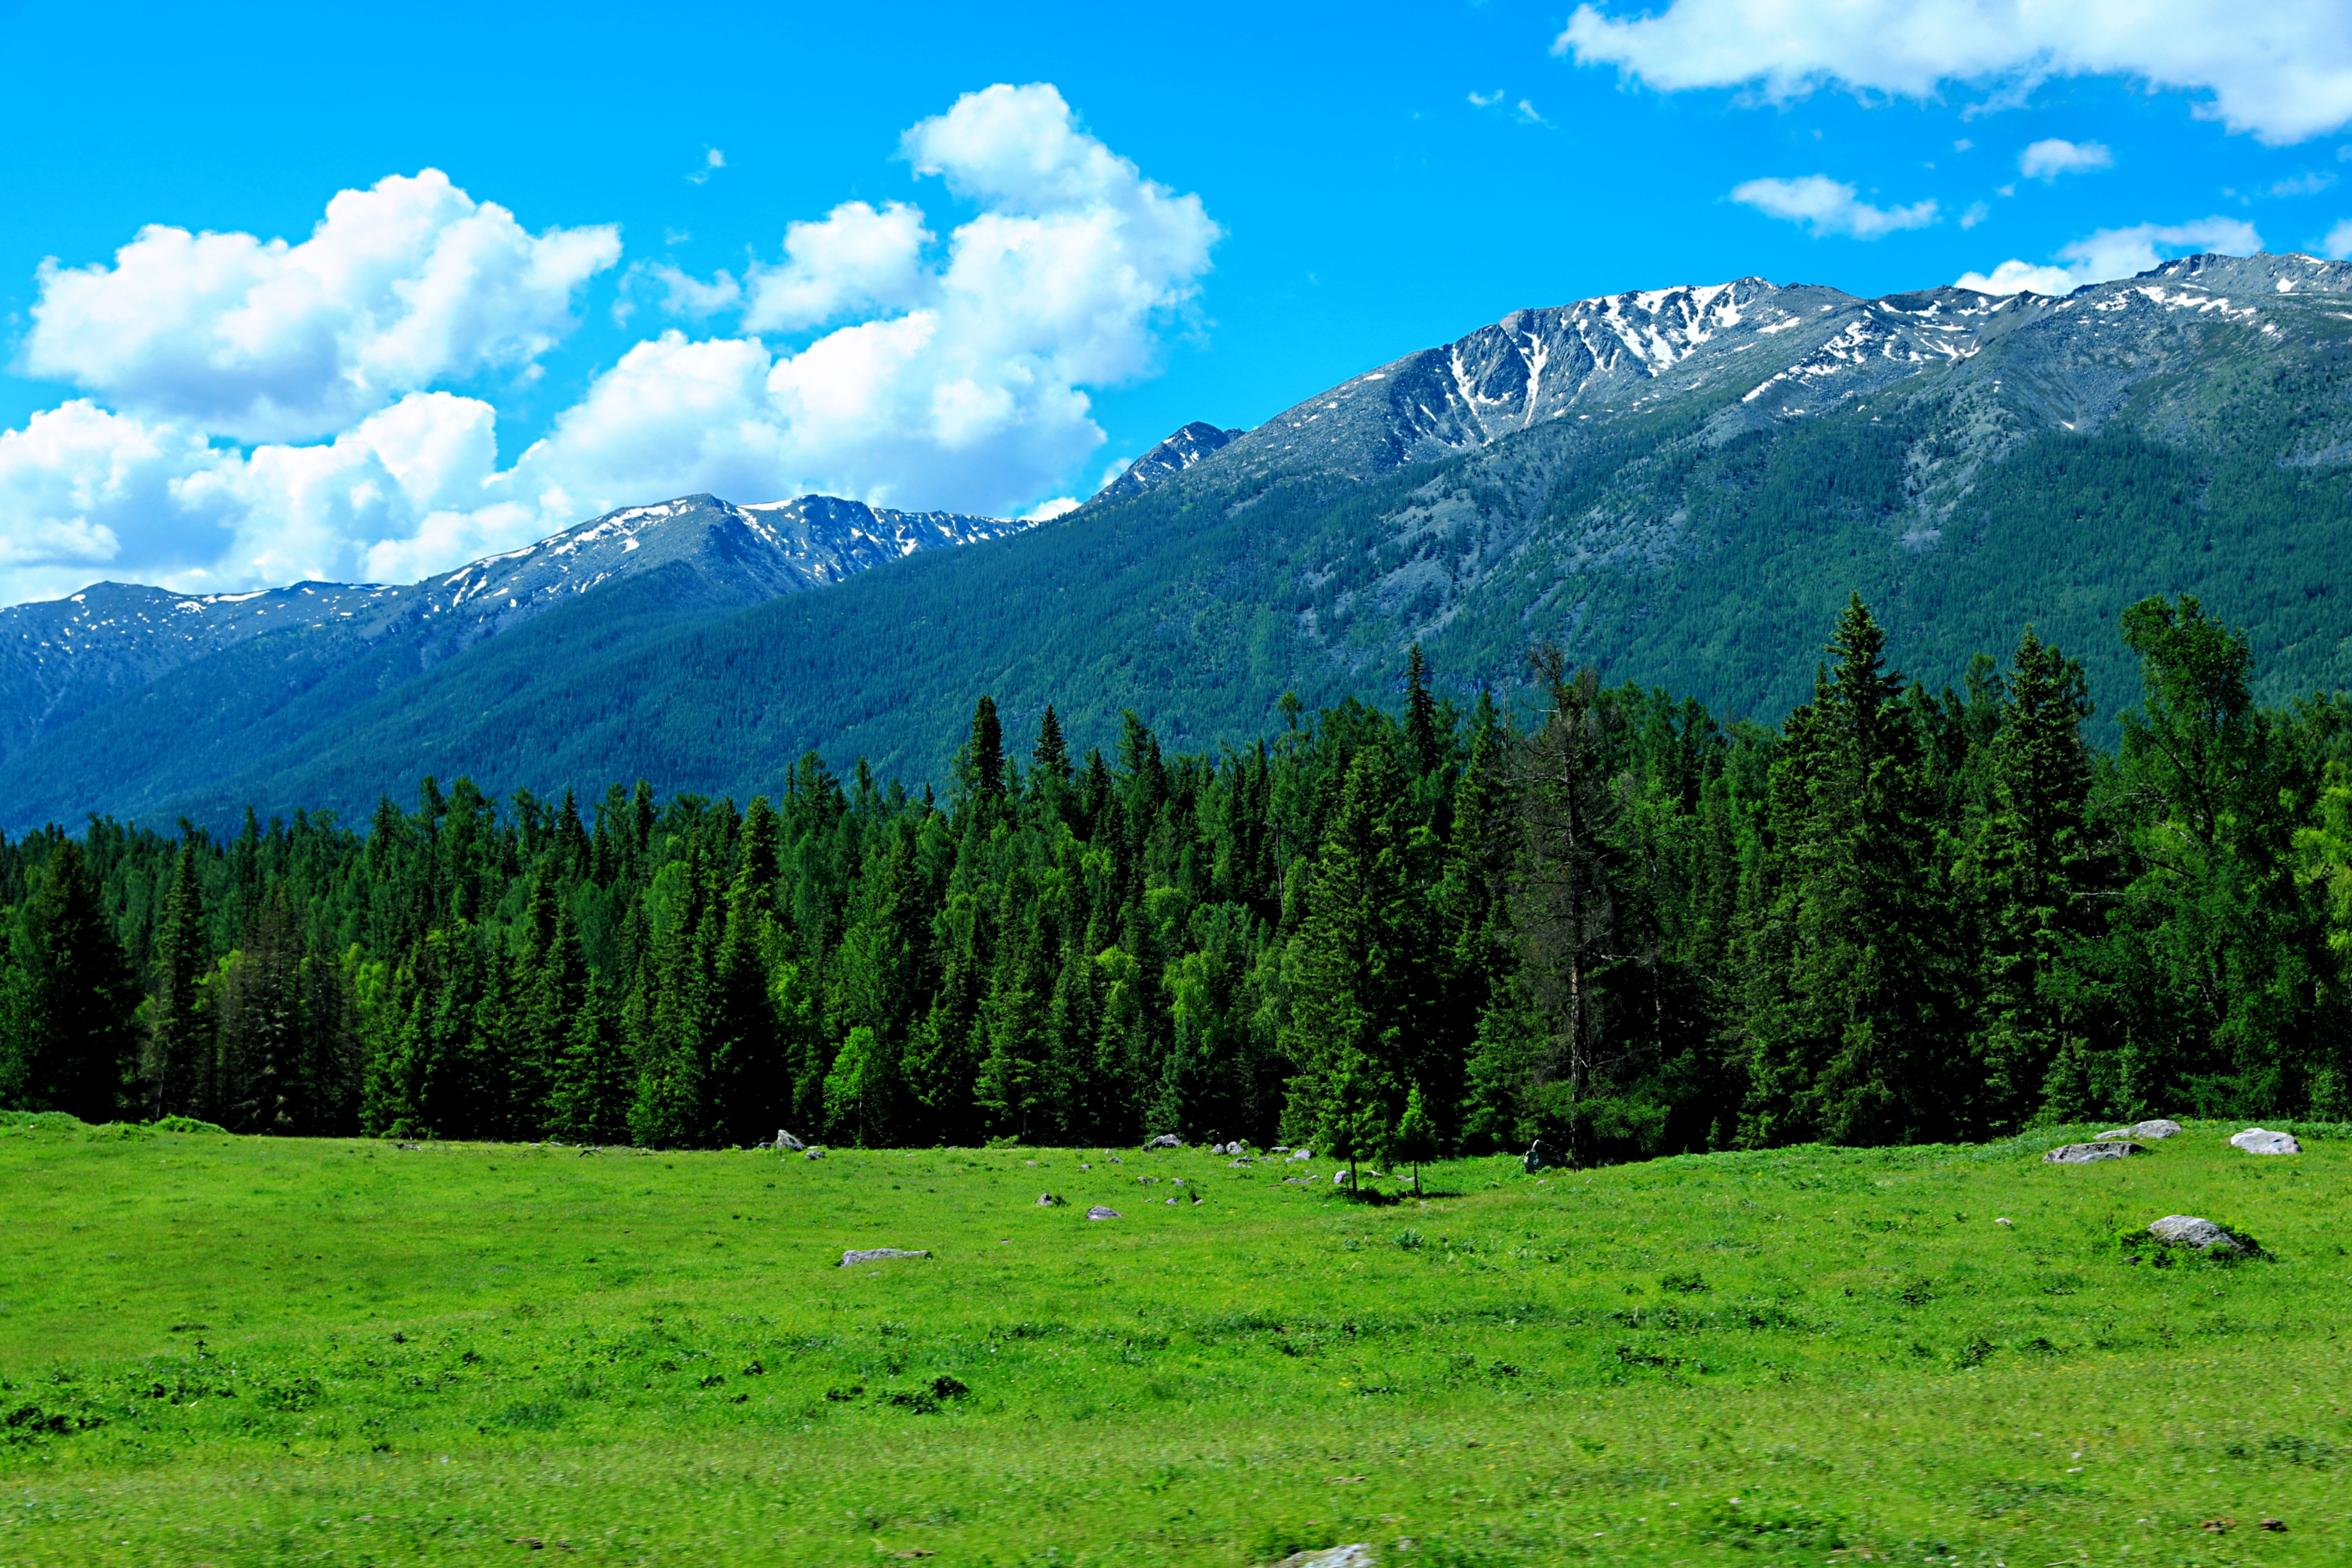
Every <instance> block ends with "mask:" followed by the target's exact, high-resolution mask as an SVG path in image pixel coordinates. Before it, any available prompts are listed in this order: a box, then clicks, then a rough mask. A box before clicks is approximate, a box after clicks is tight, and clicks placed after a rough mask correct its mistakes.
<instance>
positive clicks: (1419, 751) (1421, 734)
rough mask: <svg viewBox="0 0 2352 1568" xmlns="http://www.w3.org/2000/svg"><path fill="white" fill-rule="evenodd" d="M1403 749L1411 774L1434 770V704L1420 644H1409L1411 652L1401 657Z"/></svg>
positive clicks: (1436, 741) (1436, 751) (1436, 742)
mask: <svg viewBox="0 0 2352 1568" xmlns="http://www.w3.org/2000/svg"><path fill="white" fill-rule="evenodd" d="M1404 701H1405V709H1404V749H1405V754H1406V755H1407V756H1408V757H1410V758H1411V759H1412V772H1413V776H1414V777H1415V778H1420V777H1423V776H1424V775H1426V774H1428V773H1431V772H1432V771H1433V770H1434V769H1435V768H1436V766H1437V763H1438V759H1439V755H1440V752H1439V744H1440V742H1439V739H1438V733H1437V704H1436V703H1435V702H1434V701H1433V700H1431V698H1430V695H1429V672H1428V669H1427V667H1426V666H1424V665H1423V663H1422V658H1421V645H1420V644H1419V643H1415V644H1413V645H1412V654H1411V656H1410V657H1409V658H1407V659H1406V661H1405V670H1404Z"/></svg>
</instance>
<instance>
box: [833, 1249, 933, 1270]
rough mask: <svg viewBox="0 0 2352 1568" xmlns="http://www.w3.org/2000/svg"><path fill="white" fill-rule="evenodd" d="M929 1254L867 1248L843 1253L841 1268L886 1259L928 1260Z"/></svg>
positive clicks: (904, 1250)
mask: <svg viewBox="0 0 2352 1568" xmlns="http://www.w3.org/2000/svg"><path fill="white" fill-rule="evenodd" d="M929 1256H930V1254H929V1252H908V1251H907V1250H906V1249H905V1248H903V1247H867V1248H866V1250H864V1251H863V1252H845V1253H843V1254H842V1255H841V1266H842V1267H843V1268H849V1267H850V1266H851V1265H853V1264H857V1263H879V1262H881V1261H882V1260H883V1259H884V1258H929Z"/></svg>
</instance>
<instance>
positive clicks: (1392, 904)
mask: <svg viewBox="0 0 2352 1568" xmlns="http://www.w3.org/2000/svg"><path fill="white" fill-rule="evenodd" d="M1403 789H1404V782H1403V779H1402V775H1401V774H1400V773H1399V772H1398V769H1397V766H1396V762H1395V759H1394V757H1393V756H1392V755H1391V752H1390V750H1389V747H1388V745H1386V744H1384V743H1374V744H1371V745H1367V746H1366V747H1364V748H1363V749H1362V750H1361V751H1360V752H1357V753H1356V757H1355V760H1354V761H1353V762H1352V763H1350V764H1349V769H1348V774H1347V780H1346V783H1345V784H1344V785H1343V786H1342V788H1341V792H1340V798H1339V808H1338V810H1337V811H1336V812H1334V814H1333V816H1332V821H1331V826H1330V828H1329V830H1328V833H1327V834H1326V836H1325V837H1324V840H1323V844H1322V847H1321V848H1320V850H1319V851H1318V854H1317V856H1316V859H1315V868H1314V874H1313V879H1312V881H1311V884H1310V887H1309V889H1308V891H1307V905H1306V914H1305V918H1304V920H1303V921H1302V923H1301V925H1300V927H1299V931H1298V933H1297V936H1296V937H1295V938H1293V939H1292V942H1291V945H1290V963H1289V969H1290V986H1291V1006H1290V1017H1289V1021H1288V1023H1287V1026H1286V1028H1285V1029H1284V1031H1283V1049H1284V1052H1285V1054H1286V1056H1288V1057H1289V1058H1290V1059H1291V1060H1292V1061H1293V1062H1295V1063H1296V1064H1297V1069H1298V1070H1297V1074H1296V1076H1294V1077H1293V1078H1292V1079H1291V1083H1290V1089H1289V1096H1288V1104H1287V1106H1286V1110H1285V1111H1284V1114H1283V1130H1284V1132H1285V1134H1286V1136H1287V1137H1289V1138H1290V1139H1291V1141H1293V1142H1302V1141H1305V1140H1306V1139H1307V1138H1309V1137H1313V1136H1316V1135H1317V1134H1318V1131H1322V1130H1326V1129H1328V1128H1331V1127H1335V1126H1340V1125H1343V1124H1344V1125H1345V1126H1347V1127H1353V1126H1354V1125H1355V1124H1356V1121H1357V1120H1358V1118H1359V1117H1360V1116H1361V1115H1362V1114H1364V1112H1365V1110H1366V1108H1367V1107H1368V1106H1369V1105H1370V1103H1371V1102H1372V1101H1373V1100H1385V1099H1386V1098H1387V1097H1389V1096H1391V1095H1392V1094H1401V1092H1402V1086H1401V1085H1399V1084H1398V1083H1397V1081H1396V1080H1397V1077H1398V1070H1397V1069H1398V1068H1400V1067H1402V1065H1403V1057H1404V1054H1405V1051H1406V1049H1407V1047H1408V1044H1409V1037H1410V1035H1411V1033H1412V1030H1413V1029H1414V1028H1415V1026H1417V1025H1418V1024H1419V1023H1420V1022H1421V1016H1420V1015H1421V1005H1422V1004H1423V1002H1424V1001H1425V1000H1426V996H1425V993H1424V992H1423V987H1424V986H1425V985H1426V984H1427V982H1428V979H1429V974H1428V972H1427V967H1426V964H1425V961H1424V955H1423V953H1422V952H1420V951H1419V947H1420V939H1421V937H1422V935H1423V930H1422V924H1423V922H1421V921H1420V920H1419V919H1418V910H1417V908H1416V905H1415V900H1414V899H1413V897H1412V889H1411V888H1410V887H1409V886H1408V883H1407V880H1406V856H1405V845H1404V842H1403V839H1404V834H1403V832H1402V824H1401V821H1400V818H1401V816H1402V811H1401V807H1402V796H1403ZM1335 1117H1337V1118H1339V1121H1333V1118H1335ZM1349 1136H1351V1137H1352V1134H1349Z"/></svg>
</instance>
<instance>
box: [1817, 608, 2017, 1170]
mask: <svg viewBox="0 0 2352 1568" xmlns="http://www.w3.org/2000/svg"><path fill="white" fill-rule="evenodd" d="M1830 651H1831V653H1832V655H1834V656H1835V658H1836V665H1835V668H1834V670H1833V672H1832V675H1831V677H1830V679H1829V681H1828V683H1827V684H1826V685H1824V686H1822V688H1821V689H1818V690H1817V691H1816V693H1815V696H1814V702H1813V707H1814V709H1815V710H1816V715H1817V717H1816V719H1815V721H1814V722H1815V723H1816V724H1817V726H1818V730H1817V733H1818V735H1819V737H1820V742H1821V751H1820V753H1819V760H1818V762H1817V763H1816V769H1815V772H1814V773H1813V775H1812V777H1811V781H1810V788H1809V792H1808V793H1809V799H1808V802H1807V809H1806V815H1805V818H1804V820H1803V823H1802V825H1801V829H1800V831H1801V835H1802V837H1801V841H1800V843H1799V844H1798V845H1797V846H1796V847H1795V852H1794V867H1793V872H1794V876H1795V878H1796V879H1797V881H1798V886H1797V888H1796V896H1797V900H1798V916H1797V922H1796V931H1795V938H1796V940H1795V945H1794V947H1793V949H1792V952H1791V955H1790V990H1791V992H1792V993H1793V994H1794V996H1795V998H1796V1000H1797V1002H1798V1004H1799V1005H1800V1007H1801V1014H1802V1020H1801V1025H1800V1027H1801V1029H1802V1030H1803V1032H1804V1033H1805V1035H1807V1036H1808V1037H1810V1040H1809V1043H1808V1044H1807V1045H1806V1046H1805V1047H1804V1050H1805V1054H1806V1058H1807V1060H1808V1061H1810V1063H1811V1070H1809V1071H1806V1072H1805V1073H1804V1075H1803V1076H1804V1077H1805V1079H1807V1081H1806V1083H1805V1086H1804V1088H1803V1089H1802V1091H1801V1094H1800V1095H1799V1097H1798V1100H1799V1106H1800V1110H1799V1120H1800V1121H1801V1122H1802V1123H1804V1124H1806V1125H1809V1126H1811V1128H1813V1129H1815V1130H1816V1131H1817V1133H1818V1135H1819V1136H1821V1137H1823V1138H1825V1139H1827V1140H1829V1141H1831V1142H1842V1143H1878V1142H1916V1141H1918V1140H1922V1139H1932V1138H1941V1137H1949V1136H1951V1135H1953V1133H1954V1131H1956V1130H1957V1129H1958V1127H1959V1125H1960V1124H1961V1122H1962V1120H1963V1118H1964V1116H1965V1114H1966V1109H1967V1107H1966V1102H1967V1100H1968V1097H1969V1093H1970V1091H1971V1090H1972V1089H1973V1088H1974V1085H1975V1080H1976V1079H1977V1078H1978V1073H1977V1069H1976V1068H1975V1065H1974V1064H1973V1063H1972V1062H1971V1060H1970V1059H1969V1056H1968V1055H1967V1053H1966V1050H1965V1037H1964V1035H1963V1034H1962V1031H1961V1019H1960V1017H1959V1016H1958V994H1957V987H1956V984H1955V973H1954V970H1955V964H1954V963H1953V957H1952V954H1951V952H1950V949H1949V945H1948V943H1949V941H1950V938H1951V935H1952V931H1953V926H1954V921H1953V911H1952V909H1951V906H1950V903H1949V900H1948V895H1947V892H1946V884H1947V881H1948V878H1947V876H1946V875H1945V869H1944V868H1943V867H1941V866H1940V865H1939V864H1938V862H1937V844H1938V828H1939V824H1938V822H1937V819H1936V817H1935V816H1934V813H1933V800H1932V796H1931V795H1929V793H1928V792H1927V790H1926V788H1925V787H1924V785H1925V782H1926V781H1925V779H1924V776H1923V758H1922V755H1921V748H1920V743H1919V735H1918V731H1917V728H1916V722H1915V721H1914V719H1913V715H1912V710H1910V709H1909V708H1907V707H1906V704H1905V703H1904V702H1903V700H1902V692H1903V678H1902V677H1901V676H1900V675H1897V674H1895V673H1893V672H1891V671H1889V670H1887V669H1885V634H1884V633H1883V632H1882V631H1881V630H1880V629H1879V626H1878V624H1877V622H1876V621H1875V620H1874V619H1873V618H1872V617H1871V615H1870V612H1869V610H1868V609H1867V608H1865V607H1864V605H1863V603H1862V599H1861V596H1860V595H1854V596H1853V598H1852V599H1851V600H1850V601H1849V603H1848V605H1847V606H1846V609H1845V611H1844V612H1843V614H1842V615H1841V616H1839V617H1838V626H1837V632H1836V635H1835V637H1833V638H1832V641H1831V644H1830Z"/></svg>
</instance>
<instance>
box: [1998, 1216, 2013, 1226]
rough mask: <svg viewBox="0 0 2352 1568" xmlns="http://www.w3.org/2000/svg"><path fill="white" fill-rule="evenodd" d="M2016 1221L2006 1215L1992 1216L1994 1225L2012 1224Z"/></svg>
mask: <svg viewBox="0 0 2352 1568" xmlns="http://www.w3.org/2000/svg"><path fill="white" fill-rule="evenodd" d="M2016 1223H2017V1222H2016V1221H2015V1220H2013V1219H2011V1218H2010V1217H2009V1216H2008V1215H1994V1216H1993V1224H1995V1225H2006V1226H2014V1225H2015V1224H2016Z"/></svg>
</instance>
